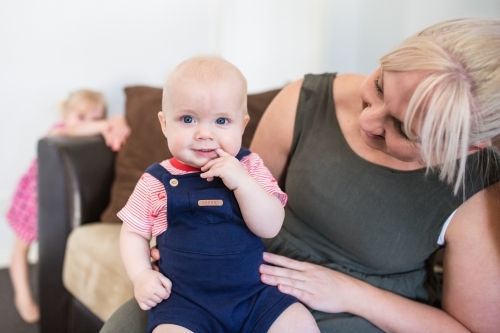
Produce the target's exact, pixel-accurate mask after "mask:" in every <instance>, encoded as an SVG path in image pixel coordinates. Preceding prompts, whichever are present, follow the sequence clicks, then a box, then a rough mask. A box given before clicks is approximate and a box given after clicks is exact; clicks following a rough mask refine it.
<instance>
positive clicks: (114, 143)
mask: <svg viewBox="0 0 500 333" xmlns="http://www.w3.org/2000/svg"><path fill="white" fill-rule="evenodd" d="M129 135H130V127H129V126H128V124H127V122H126V121H125V118H124V117H123V116H114V117H111V118H109V119H107V120H106V128H105V129H104V131H103V132H102V136H103V137H104V140H105V141H106V145H107V146H108V147H110V148H111V149H112V150H113V151H118V150H120V148H121V147H122V146H123V145H124V144H125V141H126V140H127V138H128V136H129Z"/></svg>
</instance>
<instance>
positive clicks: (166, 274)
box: [118, 57, 319, 333]
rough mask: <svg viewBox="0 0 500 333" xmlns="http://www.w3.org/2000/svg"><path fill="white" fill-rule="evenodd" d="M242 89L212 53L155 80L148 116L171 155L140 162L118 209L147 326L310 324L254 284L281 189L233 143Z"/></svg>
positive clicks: (273, 230) (297, 327)
mask: <svg viewBox="0 0 500 333" xmlns="http://www.w3.org/2000/svg"><path fill="white" fill-rule="evenodd" d="M246 94H247V91H246V80H245V78H244V77H243V75H242V74H241V72H240V71H239V70H238V69H237V68H236V67H235V66H233V65H232V64H230V63H228V62H226V61H224V60H222V59H219V58H213V57H198V58H192V59H189V60H186V61H184V62H183V63H181V64H180V65H178V66H177V67H176V68H175V69H174V70H173V72H172V73H171V74H170V75H169V76H168V78H167V80H166V82H165V86H164V90H163V111H160V112H159V113H158V118H159V120H160V124H161V128H162V131H163V133H164V134H165V137H166V138H167V141H168V146H169V149H170V152H171V153H172V155H173V158H172V159H169V160H165V161H163V162H161V164H155V165H153V166H151V167H149V168H148V169H147V170H146V173H144V175H143V176H142V177H141V179H140V180H139V182H138V183H137V185H136V188H135V190H134V192H133V193H132V195H131V197H130V198H129V201H128V202H127V204H126V206H125V207H124V208H123V209H122V210H121V211H120V212H119V213H118V216H119V217H120V218H121V219H122V220H123V222H124V223H123V226H122V232H121V237H120V248H121V253H122V258H123V261H124V265H125V268H126V270H127V273H128V275H129V277H130V279H131V281H132V282H133V284H134V294H135V298H136V300H137V302H138V303H139V305H140V307H141V308H142V309H143V310H149V309H150V312H149V319H148V332H155V333H160V332H197V333H198V332H230V333H232V332H268V331H269V332H319V330H318V328H317V326H316V323H315V321H314V319H313V317H312V315H311V314H310V313H309V311H308V310H307V309H306V308H305V307H304V306H303V305H302V304H301V303H298V302H297V300H296V299H295V298H293V297H291V296H289V295H285V294H282V293H280V292H279V291H278V289H277V288H275V287H271V286H266V285H264V284H263V283H261V282H260V274H259V265H260V264H262V263H263V260H262V253H263V251H264V245H263V244H262V241H261V239H260V237H265V238H270V237H274V236H275V235H276V234H277V233H278V231H279V230H280V228H281V225H282V223H283V217H284V210H283V206H284V205H285V203H286V200H287V196H286V194H285V193H283V192H282V191H281V190H280V189H279V187H278V185H277V183H276V181H275V180H274V178H273V177H272V175H271V174H270V172H269V170H268V169H267V168H266V167H265V166H264V165H263V163H262V160H261V159H260V157H259V156H258V155H256V154H252V153H250V152H249V151H248V150H247V149H243V148H241V140H242V134H243V131H244V129H245V126H246V124H247V123H248V120H249V116H248V114H247V109H246V104H247V101H246ZM152 236H156V241H157V246H158V248H159V250H160V252H161V259H160V261H159V263H158V265H159V268H160V272H157V271H155V270H153V269H152V268H151V262H150V259H149V241H150V239H151V237H152Z"/></svg>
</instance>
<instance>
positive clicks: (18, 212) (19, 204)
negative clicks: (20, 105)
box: [6, 123, 64, 244]
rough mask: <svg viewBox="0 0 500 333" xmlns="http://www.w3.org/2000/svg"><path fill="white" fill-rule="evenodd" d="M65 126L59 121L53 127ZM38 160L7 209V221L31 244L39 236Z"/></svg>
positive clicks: (20, 237) (16, 232) (20, 182)
mask: <svg viewBox="0 0 500 333" xmlns="http://www.w3.org/2000/svg"><path fill="white" fill-rule="evenodd" d="M62 127H64V124H63V123H57V124H55V125H54V126H52V129H56V128H62ZM37 184H38V160H37V159H35V160H34V161H33V162H31V164H30V166H29V168H28V170H27V171H26V172H25V173H24V174H23V175H22V176H21V179H20V180H19V183H18V184H17V187H16V189H15V191H14V196H13V198H12V203H11V205H10V207H9V209H8V210H7V215H6V218H7V221H8V222H9V224H10V226H11V227H12V230H14V233H15V234H16V236H17V238H19V239H21V240H22V241H24V242H26V243H28V244H30V243H32V242H33V241H35V240H36V239H37V237H38V226H37V225H38V223H37V222H38V192H37V191H38V187H37Z"/></svg>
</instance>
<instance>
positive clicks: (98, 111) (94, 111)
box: [63, 101, 104, 127]
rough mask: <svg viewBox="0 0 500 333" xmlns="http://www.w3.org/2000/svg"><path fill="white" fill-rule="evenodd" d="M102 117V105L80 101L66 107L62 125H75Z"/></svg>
mask: <svg viewBox="0 0 500 333" xmlns="http://www.w3.org/2000/svg"><path fill="white" fill-rule="evenodd" d="M103 118H104V105H102V104H99V103H93V102H89V101H81V102H79V103H76V104H74V105H73V106H71V108H70V109H68V110H67V111H66V112H65V114H64V116H63V121H64V125H65V126H67V127H71V126H75V125H78V124H80V123H84V122H91V121H96V120H100V119H103Z"/></svg>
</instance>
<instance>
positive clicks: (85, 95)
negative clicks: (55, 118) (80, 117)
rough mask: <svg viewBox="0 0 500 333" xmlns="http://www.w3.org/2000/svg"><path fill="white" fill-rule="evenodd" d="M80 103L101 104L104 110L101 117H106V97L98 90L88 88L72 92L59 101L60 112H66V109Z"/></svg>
mask: <svg viewBox="0 0 500 333" xmlns="http://www.w3.org/2000/svg"><path fill="white" fill-rule="evenodd" d="M80 103H90V104H94V105H102V106H103V110H104V114H103V117H106V113H107V105H106V98H105V97H104V95H103V94H101V93H100V92H98V91H94V90H89V89H80V90H76V91H74V92H72V93H71V94H70V95H69V97H68V98H67V99H66V100H64V101H63V102H62V103H61V110H62V114H63V115H65V114H67V113H68V111H71V110H72V109H73V108H74V106H75V105H78V104H80Z"/></svg>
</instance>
